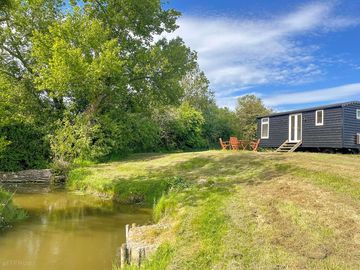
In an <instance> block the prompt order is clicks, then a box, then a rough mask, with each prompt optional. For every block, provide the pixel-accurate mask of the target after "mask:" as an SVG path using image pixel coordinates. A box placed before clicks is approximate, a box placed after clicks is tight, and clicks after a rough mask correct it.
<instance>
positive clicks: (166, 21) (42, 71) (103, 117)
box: [0, 0, 196, 169]
mask: <svg viewBox="0 0 360 270" xmlns="http://www.w3.org/2000/svg"><path fill="white" fill-rule="evenodd" d="M2 4H3V5H2V6H1V9H0V22H1V24H0V28H1V29H0V30H1V31H0V87H2V89H1V90H2V93H1V94H2V98H3V99H2V101H1V103H0V113H1V118H2V120H1V122H2V123H0V124H1V125H2V126H3V127H6V126H7V125H10V124H11V125H13V124H15V123H21V124H23V123H26V126H28V125H30V126H32V127H34V129H35V130H40V131H41V132H40V133H43V134H49V135H50V136H45V135H43V136H42V138H40V137H41V136H33V137H35V138H34V139H37V138H38V139H39V141H44V142H46V140H47V139H48V138H50V142H51V146H52V150H53V155H54V157H56V158H57V159H64V160H65V159H67V160H73V159H74V158H76V157H84V156H85V155H90V156H93V157H96V156H101V155H106V154H109V153H110V152H111V151H113V150H114V151H122V150H124V149H125V148H126V147H127V148H128V149H129V148H132V149H134V148H135V147H134V144H133V143H134V142H133V141H131V139H127V138H126V137H133V138H136V137H139V136H138V134H139V133H143V132H144V128H143V127H148V130H153V131H151V132H148V134H153V135H151V136H155V135H154V134H157V133H158V132H157V131H156V128H155V129H152V127H153V126H154V125H152V124H151V123H152V122H151V121H152V116H151V115H152V114H153V112H154V109H155V108H161V107H164V106H169V105H171V106H177V105H180V103H181V99H182V97H183V96H184V88H183V87H182V85H181V83H180V82H181V80H182V78H183V77H184V76H185V75H186V74H187V73H188V72H189V71H190V70H193V69H194V68H195V67H196V54H195V53H193V52H192V51H191V50H190V49H189V48H187V47H186V46H185V44H184V43H183V41H182V40H181V39H179V38H178V39H173V40H166V39H158V38H157V37H159V36H160V35H161V34H162V33H164V32H171V31H174V30H175V29H176V27H177V26H176V19H177V18H178V16H179V15H180V14H179V13H178V12H176V11H175V10H172V9H167V10H165V9H163V8H162V3H161V1H160V0H124V1H116V0H87V1H70V3H68V1H63V0H36V1H30V0H9V1H7V2H6V3H5V2H2ZM140 122H142V123H143V125H141V126H140V125H139V124H138V123H140ZM3 130H4V131H6V132H10V131H9V129H3ZM129 131H132V132H133V134H131V133H129ZM134 133H137V134H134ZM145 133H146V132H145ZM8 135H11V134H5V136H3V135H2V137H1V145H2V146H1V148H2V149H3V148H6V147H10V146H11V145H15V144H14V142H12V143H10V144H8V141H7V137H11V136H8ZM149 136H150V135H149ZM13 138H15V137H14V136H13ZM17 138H18V137H17ZM118 141H122V143H119V142H118ZM139 141H141V140H139V139H137V142H139ZM153 141H154V143H153V144H154V145H156V143H158V142H155V141H156V140H155V139H153ZM137 145H139V144H137ZM143 145H144V146H143V148H146V147H148V146H147V144H143ZM139 148H141V147H139ZM19 162H20V161H19ZM0 169H1V168H0Z"/></svg>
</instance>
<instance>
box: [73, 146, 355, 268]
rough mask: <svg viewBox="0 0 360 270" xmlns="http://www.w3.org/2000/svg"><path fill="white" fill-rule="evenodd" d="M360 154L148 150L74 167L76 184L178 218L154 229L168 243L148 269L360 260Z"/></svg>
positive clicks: (158, 216) (159, 218) (161, 218)
mask: <svg viewBox="0 0 360 270" xmlns="http://www.w3.org/2000/svg"><path fill="white" fill-rule="evenodd" d="M358 161H359V157H357V156H343V155H322V154H305V153H295V154H289V155H280V154H276V153H271V152H268V153H250V152H232V151H228V152H226V151H225V152H224V151H208V152H198V153H179V154H161V155H159V154H157V155H155V154H154V155H150V154H146V155H134V156H132V157H129V158H127V159H125V160H123V161H118V162H111V163H106V164H97V165H93V166H87V167H84V168H78V169H75V170H73V171H72V172H70V179H69V184H68V185H69V188H71V189H74V190H81V191H83V192H89V193H94V194H102V195H106V196H108V197H111V198H113V199H115V200H119V201H121V202H127V203H143V204H147V205H153V206H154V211H153V212H154V222H161V223H166V224H170V225H171V226H170V227H169V229H168V230H166V231H165V232H163V233H160V234H159V235H156V236H155V237H156V238H157V240H158V241H159V242H161V243H163V244H162V245H161V247H160V248H159V249H158V251H157V252H156V253H155V254H154V255H153V257H151V258H149V261H148V262H147V263H145V264H144V265H143V266H142V267H141V269H157V270H161V269H359V268H360V264H359V261H358V260H357V259H356V258H358V257H357V256H358V250H359V249H360V243H359V237H360V235H359V232H360V221H359V214H360V213H359V209H360V200H359V190H360V186H359V185H360V182H359V179H360V173H359V172H358ZM330 162H331V163H330ZM329 164H333V165H331V166H330V165H329ZM129 269H132V268H129Z"/></svg>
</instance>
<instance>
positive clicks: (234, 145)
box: [230, 137, 240, 150]
mask: <svg viewBox="0 0 360 270" xmlns="http://www.w3.org/2000/svg"><path fill="white" fill-rule="evenodd" d="M230 146H231V149H232V150H239V147H240V142H239V140H238V138H236V137H230Z"/></svg>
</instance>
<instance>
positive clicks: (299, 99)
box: [263, 83, 360, 107]
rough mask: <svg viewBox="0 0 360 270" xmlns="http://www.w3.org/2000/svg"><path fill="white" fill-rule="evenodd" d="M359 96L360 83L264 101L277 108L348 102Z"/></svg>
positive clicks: (286, 95)
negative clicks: (293, 105)
mask: <svg viewBox="0 0 360 270" xmlns="http://www.w3.org/2000/svg"><path fill="white" fill-rule="evenodd" d="M358 95H360V83H354V84H346V85H342V86H338V87H332V88H324V89H316V90H312V91H305V92H300V93H299V92H298V93H279V94H275V95H273V96H270V97H264V98H263V100H264V103H265V104H266V105H268V106H272V107H276V106H279V105H285V104H286V105H292V104H306V103H314V102H328V101H339V100H346V99H348V98H352V97H355V96H358Z"/></svg>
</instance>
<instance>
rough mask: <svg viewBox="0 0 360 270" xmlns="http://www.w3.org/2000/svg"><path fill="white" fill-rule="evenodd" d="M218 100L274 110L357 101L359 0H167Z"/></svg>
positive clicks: (359, 90) (222, 103)
mask: <svg viewBox="0 0 360 270" xmlns="http://www.w3.org/2000/svg"><path fill="white" fill-rule="evenodd" d="M165 7H166V8H175V9H176V10H179V11H181V12H182V16H181V18H180V19H179V20H178V25H179V28H178V29H177V30H176V32H174V33H171V34H168V35H167V36H168V38H172V37H176V36H180V37H182V38H183V39H184V41H185V43H186V44H187V45H188V46H189V47H191V49H193V50H195V51H197V53H198V62H199V64H200V67H201V69H202V70H203V71H204V72H205V74H206V75H207V77H208V79H209V80H210V83H211V89H212V90H213V91H214V92H215V96H216V100H217V103H218V105H219V106H222V107H225V106H226V107H229V108H231V109H233V108H234V107H235V104H236V100H237V98H238V97H241V96H243V95H246V94H255V95H257V96H258V97H260V98H261V99H262V100H263V101H264V103H265V105H267V106H269V107H271V108H273V109H274V110H276V111H283V110H291V109H299V108H305V107H312V106H317V105H323V104H330V103H337V102H343V101H352V100H360V16H359V14H360V1H359V0H328V1H297V0H292V1H289V0H273V1H269V0H252V1H245V0H222V1H215V0H212V1H209V0H170V1H169V2H168V3H167V4H166V5H165Z"/></svg>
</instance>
